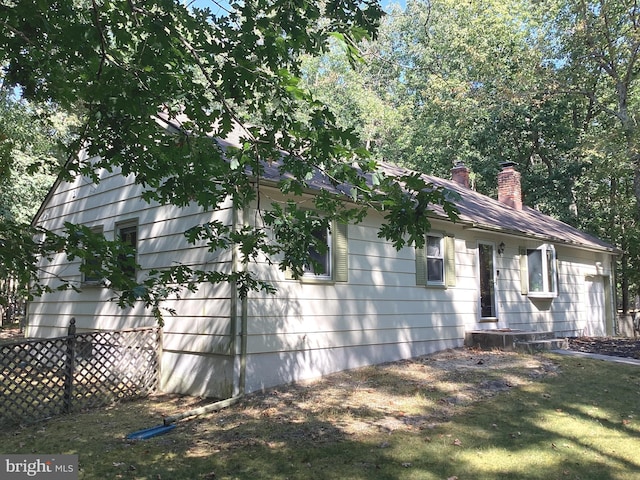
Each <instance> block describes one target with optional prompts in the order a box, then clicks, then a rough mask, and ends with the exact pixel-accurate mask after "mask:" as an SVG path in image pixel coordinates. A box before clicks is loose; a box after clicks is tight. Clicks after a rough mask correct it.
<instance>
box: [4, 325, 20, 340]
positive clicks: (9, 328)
mask: <svg viewBox="0 0 640 480" xmlns="http://www.w3.org/2000/svg"><path fill="white" fill-rule="evenodd" d="M22 338H24V334H23V333H22V332H21V331H20V328H18V327H17V326H16V325H6V326H3V327H0V342H12V341H16V340H20V339H22Z"/></svg>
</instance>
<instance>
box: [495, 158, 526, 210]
mask: <svg viewBox="0 0 640 480" xmlns="http://www.w3.org/2000/svg"><path fill="white" fill-rule="evenodd" d="M516 165H517V163H515V162H502V163H501V164H500V166H501V167H502V171H500V172H499V173H498V201H499V202H500V203H503V204H505V205H507V206H509V207H511V208H514V209H515V210H522V187H521V185H520V172H518V171H517V170H516V169H515V168H514V167H515V166H516Z"/></svg>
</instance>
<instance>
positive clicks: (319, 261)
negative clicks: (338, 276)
mask: <svg viewBox="0 0 640 480" xmlns="http://www.w3.org/2000/svg"><path fill="white" fill-rule="evenodd" d="M313 236H314V237H315V238H316V239H317V240H318V243H319V244H321V245H322V246H323V247H324V248H322V249H317V248H315V247H311V249H310V250H309V256H310V257H311V259H312V260H313V261H314V262H315V264H309V265H305V266H304V276H305V277H307V276H314V277H316V278H327V279H330V278H332V275H333V272H332V270H333V269H332V263H333V262H332V261H331V259H332V256H333V245H332V241H331V231H330V230H329V229H326V230H316V231H315V232H313Z"/></svg>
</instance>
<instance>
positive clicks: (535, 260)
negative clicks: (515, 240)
mask: <svg viewBox="0 0 640 480" xmlns="http://www.w3.org/2000/svg"><path fill="white" fill-rule="evenodd" d="M520 270H521V282H522V284H523V285H522V286H523V288H522V290H523V293H525V294H527V295H529V296H530V297H543V298H551V297H555V296H557V295H558V281H557V278H558V272H557V270H556V250H555V248H554V247H553V245H549V244H543V245H541V246H540V247H538V248H535V249H525V248H524V247H522V248H520Z"/></svg>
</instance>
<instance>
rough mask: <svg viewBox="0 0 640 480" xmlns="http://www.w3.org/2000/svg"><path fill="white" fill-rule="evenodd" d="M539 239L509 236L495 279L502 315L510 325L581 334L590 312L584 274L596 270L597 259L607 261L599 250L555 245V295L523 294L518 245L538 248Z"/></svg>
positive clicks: (516, 327) (520, 327)
mask: <svg viewBox="0 0 640 480" xmlns="http://www.w3.org/2000/svg"><path fill="white" fill-rule="evenodd" d="M540 243H541V242H534V241H526V240H524V239H523V240H520V241H517V240H511V241H510V242H509V245H508V246H507V248H506V250H505V253H504V255H503V257H502V259H500V260H498V262H499V263H500V264H501V268H500V277H499V280H498V281H497V288H498V295H499V298H500V300H499V303H500V304H499V311H500V317H501V319H504V321H505V322H506V323H507V324H508V327H509V328H512V329H519V330H537V331H553V332H555V333H556V334H557V335H559V336H564V335H570V336H571V335H576V334H581V331H582V330H583V329H584V325H585V323H586V318H587V317H588V316H589V312H588V311H587V302H586V298H585V277H586V276H588V275H595V274H596V262H597V261H603V262H608V261H609V258H608V256H603V255H602V254H599V253H594V252H590V251H587V250H580V249H575V248H570V247H567V246H562V245H560V246H559V245H555V247H556V255H557V258H558V261H557V269H558V296H557V297H555V298H553V299H535V298H530V297H528V296H527V295H526V294H522V289H521V268H520V266H521V263H520V249H521V247H524V248H525V249H526V248H537V247H538V246H540Z"/></svg>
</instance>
